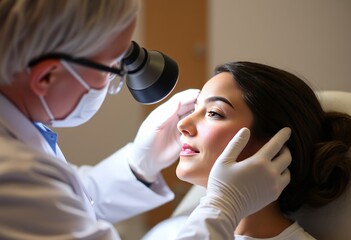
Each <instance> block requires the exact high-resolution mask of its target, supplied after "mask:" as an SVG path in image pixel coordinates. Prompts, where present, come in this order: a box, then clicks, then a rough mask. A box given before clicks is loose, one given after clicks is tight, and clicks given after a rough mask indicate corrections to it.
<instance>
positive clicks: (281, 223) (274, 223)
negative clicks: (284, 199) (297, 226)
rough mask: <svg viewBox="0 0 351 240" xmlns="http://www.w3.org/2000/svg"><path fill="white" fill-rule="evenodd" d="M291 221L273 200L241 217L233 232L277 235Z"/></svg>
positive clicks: (258, 235)
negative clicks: (256, 210)
mask: <svg viewBox="0 0 351 240" xmlns="http://www.w3.org/2000/svg"><path fill="white" fill-rule="evenodd" d="M292 223H293V221H291V220H289V219H288V218H286V217H285V216H284V215H283V213H282V212H281V211H280V209H279V207H278V203H277V202H273V203H271V204H269V205H268V206H266V207H265V208H263V209H261V210H260V211H258V212H256V213H253V214H251V215H249V216H247V217H246V218H244V219H242V220H241V221H240V223H239V225H238V227H237V228H236V229H235V232H234V233H235V234H236V235H245V236H249V237H254V238H270V237H275V236H277V235H279V234H280V233H281V232H282V231H284V230H285V229H286V228H287V227H289V226H290V225H291V224H292Z"/></svg>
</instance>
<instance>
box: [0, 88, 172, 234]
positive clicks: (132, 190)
mask: <svg viewBox="0 0 351 240" xmlns="http://www.w3.org/2000/svg"><path fill="white" fill-rule="evenodd" d="M128 148H129V145H127V146H126V147H124V148H123V149H121V150H119V151H118V152H116V153H114V154H113V155H111V156H110V157H109V158H107V159H106V160H104V161H102V162H101V163H99V164H98V165H97V166H94V167H90V166H83V167H80V168H78V167H75V166H72V165H71V164H69V163H67V162H66V160H65V158H64V156H63V155H62V153H61V151H60V149H59V148H58V147H57V154H56V155H55V153H54V152H53V150H52V149H51V148H50V146H49V144H48V143H47V141H46V140H45V139H44V138H43V137H42V135H41V134H40V133H39V131H38V130H37V129H36V128H35V127H34V125H33V124H32V123H31V122H30V121H28V119H27V118H25V117H24V116H23V115H22V113H21V112H19V111H18V109H17V108H16V107H15V106H13V105H12V104H11V103H10V102H9V101H8V100H7V99H6V98H5V97H4V96H2V95H1V94H0V239H36V240H40V239H119V236H118V233H117V232H116V231H115V228H114V227H113V225H112V224H111V223H115V222H118V221H121V220H124V219H126V218H129V217H132V216H133V215H136V214H139V213H141V212H143V211H147V210H149V209H152V208H154V207H157V206H159V205H162V204H164V203H165V202H168V201H170V200H171V199H173V197H174V195H173V193H172V192H171V191H170V189H169V188H168V187H167V185H166V184H165V182H164V180H163V179H162V177H161V176H159V178H158V180H157V181H156V183H154V184H153V185H152V187H151V188H147V187H146V186H144V184H142V183H141V182H139V181H138V180H137V179H136V178H135V176H134V174H133V173H132V172H131V171H130V168H129V165H128V163H127V161H126V158H125V156H124V155H125V154H126V151H127V149H128ZM77 150H78V149H77ZM91 201H93V202H94V203H93V204H92V203H91Z"/></svg>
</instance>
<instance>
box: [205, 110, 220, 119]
mask: <svg viewBox="0 0 351 240" xmlns="http://www.w3.org/2000/svg"><path fill="white" fill-rule="evenodd" d="M207 116H209V117H213V118H224V116H223V115H221V114H219V113H217V112H214V111H208V112H207Z"/></svg>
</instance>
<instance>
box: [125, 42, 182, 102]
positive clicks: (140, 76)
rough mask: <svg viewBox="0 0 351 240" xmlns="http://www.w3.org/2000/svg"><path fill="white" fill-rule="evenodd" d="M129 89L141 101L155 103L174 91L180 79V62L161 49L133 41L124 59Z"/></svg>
mask: <svg viewBox="0 0 351 240" xmlns="http://www.w3.org/2000/svg"><path fill="white" fill-rule="evenodd" d="M122 64H123V66H124V71H126V84H127V86H128V89H129V91H130V92H131V94H132V95H133V97H134V98H135V100H137V101H138V102H140V103H143V104H153V103H156V102H159V101H161V100H162V99H164V98H165V97H167V96H168V94H169V93H171V92H172V90H173V89H174V87H175V85H176V84H177V81H178V75H179V69H178V64H177V63H176V62H175V61H174V60H173V59H171V58H169V57H168V56H166V55H164V54H163V53H161V52H159V51H148V50H146V49H145V48H142V47H140V46H139V45H138V44H137V43H136V42H134V41H132V44H131V46H130V47H129V49H128V51H127V53H126V55H125V57H124V58H123V60H122Z"/></svg>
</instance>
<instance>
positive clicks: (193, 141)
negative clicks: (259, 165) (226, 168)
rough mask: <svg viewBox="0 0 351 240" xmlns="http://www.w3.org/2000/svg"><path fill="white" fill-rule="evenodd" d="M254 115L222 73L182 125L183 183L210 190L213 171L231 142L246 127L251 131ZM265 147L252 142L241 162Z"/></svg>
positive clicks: (230, 79)
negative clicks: (209, 182) (208, 184)
mask: <svg viewBox="0 0 351 240" xmlns="http://www.w3.org/2000/svg"><path fill="white" fill-rule="evenodd" d="M252 123H253V114H252V112H251V110H250V109H249V108H248V106H247V105H246V103H245V102H244V100H243V98H242V91H241V90H240V89H239V88H238V87H237V86H236V83H235V81H234V80H233V76H232V75H231V74H230V73H220V74H218V75H216V76H214V77H213V78H211V79H210V80H209V81H208V82H207V83H206V84H205V85H204V86H203V88H202V90H201V92H200V95H199V96H198V98H197V101H196V104H195V110H194V112H193V113H191V114H190V115H189V116H187V117H186V118H184V119H182V120H180V121H179V123H178V130H179V131H180V132H181V138H180V139H181V144H182V151H181V153H180V161H179V164H178V166H177V170H176V174H177V176H178V178H180V179H181V180H184V181H187V182H190V183H192V184H196V185H201V186H204V187H206V186H207V181H208V176H209V173H210V171H211V168H212V166H213V164H214V162H215V161H216V159H217V158H218V157H219V155H220V154H221V153H222V152H223V150H224V149H225V147H226V146H227V144H228V142H229V141H230V140H231V139H232V138H233V137H234V135H235V134H236V133H237V132H238V131H239V130H240V129H241V128H243V127H247V128H249V129H250V127H251V126H252ZM261 146H262V144H260V143H257V142H256V141H255V140H253V139H250V141H249V143H248V144H247V145H246V147H245V149H244V150H243V152H242V153H241V154H240V155H239V157H238V159H237V161H240V160H243V159H245V158H247V157H248V156H251V155H252V154H253V153H254V152H256V151H257V150H258V149H259V148H260V147H261Z"/></svg>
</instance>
